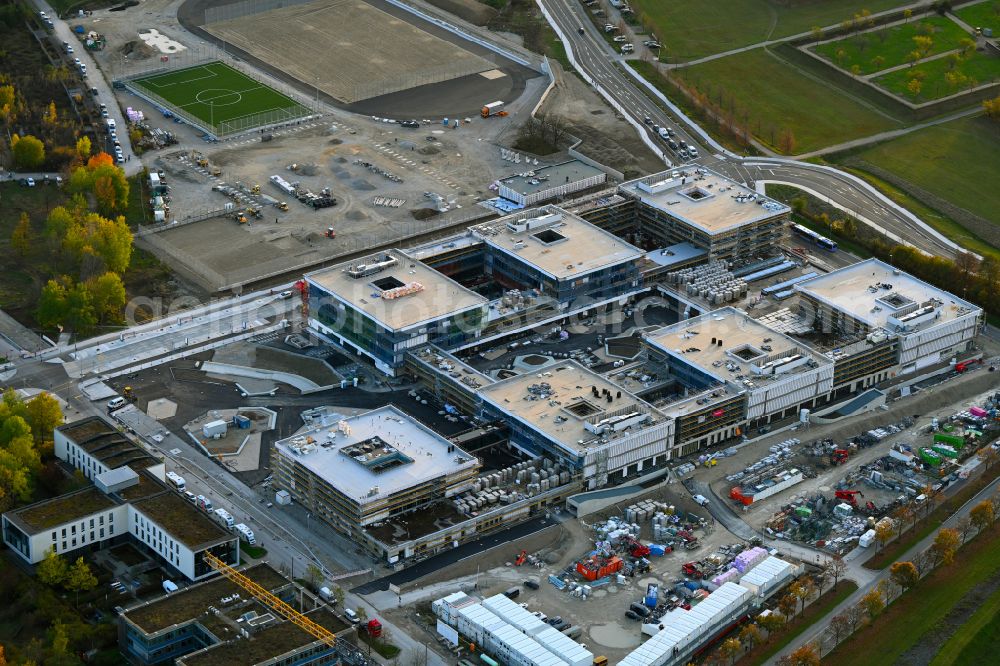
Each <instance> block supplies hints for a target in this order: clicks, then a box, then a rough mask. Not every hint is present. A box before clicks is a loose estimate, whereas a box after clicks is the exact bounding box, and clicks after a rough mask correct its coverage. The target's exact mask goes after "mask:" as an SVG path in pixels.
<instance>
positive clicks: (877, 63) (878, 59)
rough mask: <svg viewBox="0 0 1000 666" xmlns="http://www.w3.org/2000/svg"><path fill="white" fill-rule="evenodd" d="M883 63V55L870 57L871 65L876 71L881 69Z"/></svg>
mask: <svg viewBox="0 0 1000 666" xmlns="http://www.w3.org/2000/svg"><path fill="white" fill-rule="evenodd" d="M884 64H885V58H884V57H883V56H880V55H877V56H875V57H874V58H872V66H873V67H874V68H875V71H876V72H878V71H880V70H881V69H882V65H884Z"/></svg>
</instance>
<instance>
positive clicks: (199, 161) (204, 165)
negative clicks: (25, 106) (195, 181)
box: [194, 157, 208, 169]
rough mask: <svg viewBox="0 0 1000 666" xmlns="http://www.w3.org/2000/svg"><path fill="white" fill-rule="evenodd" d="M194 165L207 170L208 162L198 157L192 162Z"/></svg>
mask: <svg viewBox="0 0 1000 666" xmlns="http://www.w3.org/2000/svg"><path fill="white" fill-rule="evenodd" d="M194 163H195V164H197V165H198V166H200V167H201V168H203V169H207V168H208V160H207V159H205V158H204V157H199V158H198V159H196V160H195V161H194Z"/></svg>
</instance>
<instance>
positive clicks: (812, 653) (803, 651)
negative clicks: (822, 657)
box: [778, 643, 819, 666]
mask: <svg viewBox="0 0 1000 666" xmlns="http://www.w3.org/2000/svg"><path fill="white" fill-rule="evenodd" d="M785 659H787V661H784V662H783V660H785ZM778 663H785V664H787V665H788V666H819V651H818V650H817V649H816V646H815V645H813V644H812V643H806V644H805V645H803V646H802V647H800V648H798V649H797V650H795V651H794V652H792V653H791V654H789V655H785V657H782V659H781V660H779V661H778Z"/></svg>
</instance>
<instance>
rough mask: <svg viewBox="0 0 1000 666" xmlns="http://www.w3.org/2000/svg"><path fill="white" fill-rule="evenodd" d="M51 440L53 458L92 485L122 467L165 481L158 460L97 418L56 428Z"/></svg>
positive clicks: (161, 462)
mask: <svg viewBox="0 0 1000 666" xmlns="http://www.w3.org/2000/svg"><path fill="white" fill-rule="evenodd" d="M52 439H53V446H54V450H55V455H56V457H57V458H59V459H60V460H62V461H63V462H65V463H68V464H69V465H72V466H73V467H75V468H76V469H78V470H80V471H81V472H83V475H84V476H86V477H87V478H88V479H90V480H91V481H93V480H94V479H96V478H97V477H98V476H99V475H101V474H104V473H105V472H109V471H111V470H113V469H117V468H119V467H121V466H123V465H128V466H129V467H131V468H132V469H133V470H135V471H140V470H143V469H146V470H149V472H150V473H151V474H152V475H153V476H155V477H156V478H158V479H160V480H161V481H162V480H163V479H164V474H165V470H164V466H163V461H162V460H161V459H159V458H157V457H155V456H153V455H152V454H150V453H148V452H147V451H146V450H145V449H143V448H142V447H141V446H139V445H138V444H136V443H135V442H133V441H132V440H131V439H129V438H128V437H126V436H125V435H123V434H122V433H120V432H119V431H118V429H117V428H115V427H114V426H113V425H111V424H110V423H108V422H107V421H105V420H104V419H102V418H99V417H97V416H92V417H88V418H85V419H82V420H80V421H74V422H73V423H69V424H66V425H62V426H59V427H58V428H56V429H55V432H54V433H53V436H52Z"/></svg>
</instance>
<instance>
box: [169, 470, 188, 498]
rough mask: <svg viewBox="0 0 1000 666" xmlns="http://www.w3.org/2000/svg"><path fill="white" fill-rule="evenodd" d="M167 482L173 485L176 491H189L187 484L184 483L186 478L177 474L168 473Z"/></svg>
mask: <svg viewBox="0 0 1000 666" xmlns="http://www.w3.org/2000/svg"><path fill="white" fill-rule="evenodd" d="M167 481H169V482H170V483H171V485H173V487H174V490H176V491H177V492H179V493H182V492H184V491H185V490H187V484H186V483H185V482H184V477H183V476H181V475H180V474H177V473H175V472H167Z"/></svg>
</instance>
